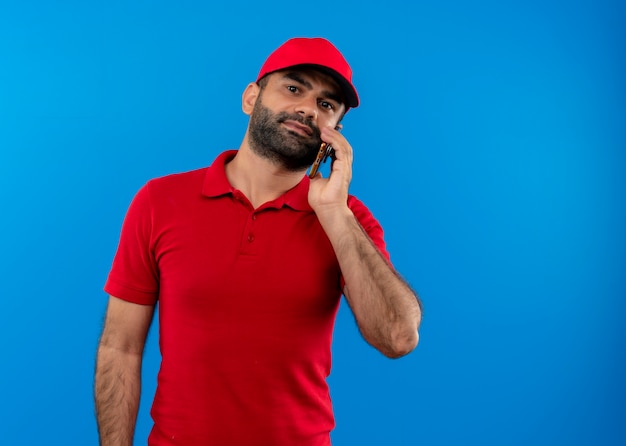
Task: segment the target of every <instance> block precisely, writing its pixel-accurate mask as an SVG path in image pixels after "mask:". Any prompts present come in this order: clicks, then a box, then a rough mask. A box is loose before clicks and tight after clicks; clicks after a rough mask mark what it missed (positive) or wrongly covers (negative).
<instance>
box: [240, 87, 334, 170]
mask: <svg viewBox="0 0 626 446" xmlns="http://www.w3.org/2000/svg"><path fill="white" fill-rule="evenodd" d="M287 120H290V121H296V122H299V123H300V124H303V125H306V126H308V127H309V128H310V129H311V130H312V131H313V133H312V135H310V136H304V135H301V134H299V133H297V132H294V131H291V130H288V129H286V128H284V127H283V126H282V125H281V123H283V122H285V121H287ZM248 135H249V141H250V148H251V149H252V151H253V152H254V153H256V154H257V155H259V156H261V157H263V158H265V159H268V160H270V161H271V162H272V163H274V164H278V165H281V166H283V167H284V168H285V169H287V170H288V171H290V172H296V171H301V170H306V168H307V167H309V166H310V165H311V164H313V161H315V157H316V156H317V152H318V150H319V148H320V144H321V143H322V138H321V136H320V130H319V128H318V127H317V126H316V125H315V124H313V122H312V121H311V120H307V119H304V118H303V117H302V116H300V115H299V114H291V113H287V112H280V113H274V112H272V111H271V110H270V109H269V108H267V107H265V106H263V104H261V96H259V97H258V98H257V101H256V103H255V104H254V108H253V110H252V114H251V115H250V125H249V129H248Z"/></svg>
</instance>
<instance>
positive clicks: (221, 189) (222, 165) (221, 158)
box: [202, 150, 313, 211]
mask: <svg viewBox="0 0 626 446" xmlns="http://www.w3.org/2000/svg"><path fill="white" fill-rule="evenodd" d="M236 154H237V151H236V150H227V151H225V152H223V153H221V154H220V155H218V157H217V158H215V161H213V164H211V165H210V166H209V167H208V168H207V170H206V174H205V176H204V183H203V185H202V195H204V196H206V197H210V198H216V197H220V196H223V195H233V194H234V193H235V192H236V189H235V188H234V187H233V186H231V184H230V183H229V182H228V178H227V177H226V163H228V162H229V161H231V160H232V159H233V158H234V157H235V155H236ZM309 183H310V180H309V177H308V176H306V175H304V177H303V178H302V180H301V181H300V182H299V183H298V184H297V185H296V186H295V187H293V188H291V189H289V190H288V191H287V192H285V193H284V194H282V195H281V196H280V197H278V198H276V199H275V200H273V201H270V202H268V203H265V204H264V205H263V206H262V208H277V209H278V208H282V207H283V206H288V207H290V208H292V209H294V210H296V211H312V210H313V209H312V208H311V206H310V205H309Z"/></svg>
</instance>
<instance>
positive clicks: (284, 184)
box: [226, 134, 306, 209]
mask: <svg viewBox="0 0 626 446" xmlns="http://www.w3.org/2000/svg"><path fill="white" fill-rule="evenodd" d="M305 172H306V169H305V170H303V171H298V172H291V171H288V170H286V169H285V168H284V167H282V166H280V165H278V164H275V163H273V162H272V161H270V160H268V159H266V158H263V157H260V156H259V155H257V154H256V153H255V152H254V151H253V150H252V149H251V148H250V144H249V142H248V136H247V134H246V136H245V137H244V140H243V142H242V144H241V146H240V148H239V151H238V152H237V155H236V156H235V158H233V160H232V161H231V162H230V163H228V164H227V165H226V177H227V178H228V181H229V182H230V184H231V186H233V187H234V188H235V189H238V190H239V191H241V192H242V193H243V194H244V195H245V196H246V197H247V198H248V200H249V201H250V203H251V204H252V206H253V207H254V208H255V209H256V208H258V207H259V206H261V205H262V204H264V203H267V202H268V201H272V200H275V199H276V198H278V197H280V196H281V195H282V194H284V193H285V192H287V191H288V190H289V189H292V188H294V187H295V186H296V185H297V184H298V183H299V182H300V181H301V180H302V177H303V175H304V173H305Z"/></svg>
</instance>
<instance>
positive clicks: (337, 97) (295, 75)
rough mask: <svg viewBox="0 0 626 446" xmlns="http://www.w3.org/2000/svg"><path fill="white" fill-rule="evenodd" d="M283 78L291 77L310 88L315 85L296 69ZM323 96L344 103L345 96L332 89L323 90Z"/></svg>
mask: <svg viewBox="0 0 626 446" xmlns="http://www.w3.org/2000/svg"><path fill="white" fill-rule="evenodd" d="M283 78H287V79H291V80H292V81H295V82H298V83H299V84H300V85H303V86H304V87H306V88H308V89H309V90H311V89H312V88H313V85H312V84H311V83H310V82H309V81H307V80H306V79H304V78H303V77H302V76H300V74H299V73H297V72H295V71H287V72H286V73H285V75H284V76H283ZM322 96H324V97H326V98H328V99H330V100H333V101H335V102H337V103H338V104H343V103H344V100H343V97H342V96H341V95H339V94H337V93H335V92H334V91H331V90H322Z"/></svg>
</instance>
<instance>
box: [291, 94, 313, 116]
mask: <svg viewBox="0 0 626 446" xmlns="http://www.w3.org/2000/svg"><path fill="white" fill-rule="evenodd" d="M296 112H297V113H298V114H299V115H300V116H302V117H303V118H305V119H311V120H314V121H315V120H316V119H317V99H315V98H314V97H312V96H308V95H307V96H306V97H303V98H302V100H301V101H299V102H298V104H296Z"/></svg>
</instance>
